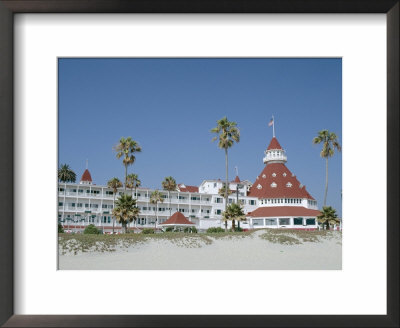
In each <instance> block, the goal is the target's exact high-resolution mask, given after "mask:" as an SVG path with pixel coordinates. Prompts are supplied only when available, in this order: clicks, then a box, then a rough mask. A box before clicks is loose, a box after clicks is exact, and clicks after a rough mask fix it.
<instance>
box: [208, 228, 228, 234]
mask: <svg viewBox="0 0 400 328" xmlns="http://www.w3.org/2000/svg"><path fill="white" fill-rule="evenodd" d="M207 232H208V233H215V232H217V233H218V232H225V230H224V229H222V228H221V227H211V228H208V229H207Z"/></svg>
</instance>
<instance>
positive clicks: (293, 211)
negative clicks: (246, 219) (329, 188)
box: [248, 206, 321, 217]
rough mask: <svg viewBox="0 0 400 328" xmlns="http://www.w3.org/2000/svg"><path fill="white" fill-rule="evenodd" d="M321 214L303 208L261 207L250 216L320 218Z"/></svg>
mask: <svg viewBox="0 0 400 328" xmlns="http://www.w3.org/2000/svg"><path fill="white" fill-rule="evenodd" d="M320 214H321V212H320V211H318V210H312V209H309V208H305V207H301V206H271V207H259V208H257V209H256V210H254V211H253V212H251V214H250V213H249V214H248V216H251V217H276V216H278V217H279V216H318V215H320Z"/></svg>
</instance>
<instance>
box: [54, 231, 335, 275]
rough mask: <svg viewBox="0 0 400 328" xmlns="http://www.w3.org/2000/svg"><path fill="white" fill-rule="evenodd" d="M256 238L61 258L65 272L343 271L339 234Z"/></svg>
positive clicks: (158, 243)
mask: <svg viewBox="0 0 400 328" xmlns="http://www.w3.org/2000/svg"><path fill="white" fill-rule="evenodd" d="M262 233H264V231H258V232H256V233H255V234H254V235H253V237H245V238H237V237H236V238H233V239H214V241H213V243H212V244H211V245H207V244H205V243H204V242H201V245H200V246H201V247H198V248H193V247H192V248H187V247H185V246H182V245H176V244H174V243H173V242H171V241H169V240H152V241H150V242H147V243H145V244H142V243H140V244H135V245H133V246H130V247H128V248H123V247H120V248H118V249H117V251H115V252H104V253H101V252H89V253H81V254H77V255H74V254H71V253H67V254H66V255H59V269H61V270H68V269H72V270H79V269H80V270H93V269H100V270H112V269H116V270H123V269H127V270H148V269H161V270H202V269H204V270H223V269H228V270H230V269H240V270H257V269H260V270H341V268H342V246H341V235H340V233H337V232H334V233H333V234H334V238H331V239H326V238H324V239H322V240H321V241H320V242H303V243H302V244H300V245H280V244H274V243H271V242H269V241H266V240H264V239H261V238H259V237H258V236H259V235H260V234H262Z"/></svg>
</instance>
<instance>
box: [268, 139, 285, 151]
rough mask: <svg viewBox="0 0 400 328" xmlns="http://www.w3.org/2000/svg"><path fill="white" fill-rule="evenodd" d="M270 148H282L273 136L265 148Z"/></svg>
mask: <svg viewBox="0 0 400 328" xmlns="http://www.w3.org/2000/svg"><path fill="white" fill-rule="evenodd" d="M271 149H282V147H281V145H280V144H279V142H278V139H276V138H275V137H273V138H272V140H271V142H270V143H269V146H268V148H267V150H271Z"/></svg>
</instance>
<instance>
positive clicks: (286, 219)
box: [279, 218, 290, 225]
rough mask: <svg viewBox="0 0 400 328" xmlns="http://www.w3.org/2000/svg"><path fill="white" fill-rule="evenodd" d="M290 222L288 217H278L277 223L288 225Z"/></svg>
mask: <svg viewBox="0 0 400 328" xmlns="http://www.w3.org/2000/svg"><path fill="white" fill-rule="evenodd" d="M289 224H290V219H288V218H285V219H279V225H289Z"/></svg>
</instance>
